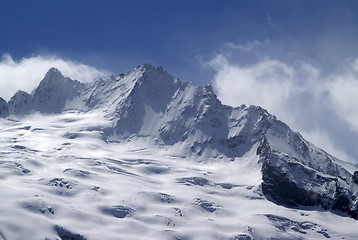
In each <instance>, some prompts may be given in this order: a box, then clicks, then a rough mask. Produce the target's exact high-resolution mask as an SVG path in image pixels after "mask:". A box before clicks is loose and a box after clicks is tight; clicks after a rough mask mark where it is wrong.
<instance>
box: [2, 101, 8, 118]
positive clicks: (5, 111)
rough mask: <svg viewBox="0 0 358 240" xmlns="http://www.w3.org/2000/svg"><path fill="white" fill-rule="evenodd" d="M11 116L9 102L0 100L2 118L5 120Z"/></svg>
mask: <svg viewBox="0 0 358 240" xmlns="http://www.w3.org/2000/svg"><path fill="white" fill-rule="evenodd" d="M7 116H9V108H8V104H7V102H6V101H5V100H4V99H3V98H0V117H2V118H5V117H7Z"/></svg>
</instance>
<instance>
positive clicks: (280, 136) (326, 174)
mask: <svg viewBox="0 0 358 240" xmlns="http://www.w3.org/2000/svg"><path fill="white" fill-rule="evenodd" d="M280 126H281V127H280ZM282 130H283V131H282ZM283 149H285V150H286V151H283ZM257 153H258V154H259V155H260V161H262V178H263V182H262V190H263V192H264V194H265V195H266V196H268V197H269V198H271V199H272V200H273V201H275V202H277V203H279V204H284V205H287V206H292V207H295V206H299V205H305V206H314V205H321V206H322V207H323V208H325V209H331V210H339V211H342V212H345V213H347V214H348V215H350V216H351V217H353V218H355V219H357V217H358V205H357V203H358V202H357V198H356V195H357V192H358V185H357V183H356V182H354V179H355V177H354V176H355V175H356V174H355V175H352V174H351V173H350V172H349V171H347V170H346V169H345V168H343V167H342V166H341V165H340V164H339V160H337V159H335V158H334V157H332V156H330V155H329V154H327V153H326V152H324V151H322V150H321V149H318V148H316V147H315V146H313V145H312V144H310V143H309V142H307V141H306V140H304V139H303V138H302V137H301V136H300V135H299V134H298V133H294V132H292V131H291V130H290V129H289V128H288V127H287V126H284V124H282V123H281V124H279V125H278V126H277V127H272V128H270V129H269V130H268V132H267V133H266V134H265V136H264V137H263V139H262V141H261V145H260V147H259V148H258V151H257Z"/></svg>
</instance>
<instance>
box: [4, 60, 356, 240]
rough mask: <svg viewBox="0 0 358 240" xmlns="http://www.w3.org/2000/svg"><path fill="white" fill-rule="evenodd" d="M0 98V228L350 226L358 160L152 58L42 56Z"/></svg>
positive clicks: (51, 231)
mask: <svg viewBox="0 0 358 240" xmlns="http://www.w3.org/2000/svg"><path fill="white" fill-rule="evenodd" d="M2 106H3V107H2ZM0 109H4V110H3V111H2V110H0V114H2V112H5V114H3V115H2V116H3V117H5V118H3V119H0V131H1V134H0V146H1V153H0V188H1V193H0V203H1V204H0V239H58V238H60V239H326V238H332V239H356V238H357V236H358V230H357V229H358V228H357V226H356V220H355V219H354V218H357V215H356V214H357V200H356V198H355V196H356V195H357V194H356V193H357V182H358V172H356V171H358V168H357V166H355V165H352V164H349V163H344V162H342V161H340V160H338V159H336V158H334V157H332V156H330V155H329V154H327V153H326V152H324V151H323V150H321V149H319V148H317V147H315V146H313V145H312V144H310V143H309V142H307V141H306V140H304V139H303V138H302V136H301V135H299V134H298V133H296V132H293V131H292V130H291V129H290V128H289V127H288V126H287V125H285V124H284V123H282V122H280V121H278V120H277V119H276V118H275V117H274V116H272V115H270V114H269V113H268V112H267V111H265V110H264V109H262V108H260V107H255V106H249V107H247V106H244V105H242V106H240V107H237V108H232V107H229V106H224V105H222V104H221V102H220V101H219V100H218V99H217V98H216V96H215V94H214V92H213V91H212V89H211V87H210V86H206V87H196V86H194V85H193V84H192V83H189V82H185V81H181V80H177V79H174V78H173V77H172V76H171V75H169V74H168V73H167V72H165V71H164V70H163V69H162V68H160V67H153V66H151V65H149V64H145V65H142V66H138V67H136V68H135V69H133V70H132V71H130V72H128V73H127V74H120V75H115V76H112V77H110V78H109V79H104V80H99V81H96V82H94V83H90V84H81V83H80V82H78V81H74V80H71V79H69V78H66V77H64V76H62V74H61V73H60V72H59V71H58V70H57V69H50V70H49V72H48V73H47V74H46V76H45V78H44V79H43V80H42V82H41V83H40V85H39V87H38V88H37V89H36V90H35V91H34V93H33V94H28V93H25V92H21V91H19V92H18V93H16V94H15V96H14V97H13V98H12V99H11V100H10V101H9V102H8V103H6V102H4V101H3V102H2V101H0ZM6 109H7V111H8V112H9V113H10V116H9V117H7V116H8V113H6ZM59 113H60V114H59Z"/></svg>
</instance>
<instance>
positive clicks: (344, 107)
mask: <svg viewBox="0 0 358 240" xmlns="http://www.w3.org/2000/svg"><path fill="white" fill-rule="evenodd" d="M207 65H208V66H209V67H211V68H212V69H214V70H215V71H216V75H215V77H214V82H213V85H214V88H215V89H216V92H217V94H218V97H219V99H220V100H221V101H222V102H223V103H224V104H228V105H232V106H238V105H241V104H247V105H259V106H262V107H264V108H266V109H267V110H268V111H269V112H271V113H272V114H274V115H276V116H277V117H278V118H279V119H281V120H283V121H284V122H286V123H288V124H289V125H290V126H291V127H293V129H296V130H298V131H300V132H302V133H303V134H306V135H304V136H305V137H306V138H308V140H310V141H312V142H313V143H315V144H316V145H317V146H319V147H321V148H323V149H325V150H326V151H328V152H330V153H333V154H337V157H340V158H341V159H344V160H350V161H352V159H354V158H355V159H358V151H355V150H354V151H352V152H347V151H349V150H347V149H345V150H343V149H341V148H340V147H339V146H338V145H340V146H343V145H344V143H343V144H342V142H343V141H344V139H341V136H340V135H339V132H340V129H338V130H337V129H332V126H333V127H337V128H338V127H342V126H344V124H342V122H343V123H346V125H345V126H344V128H345V129H341V130H342V131H343V130H344V131H346V132H347V131H348V132H349V131H352V130H354V131H355V132H356V133H358V101H357V96H358V59H357V60H355V61H353V62H352V63H349V64H348V65H347V67H346V68H345V69H343V70H342V71H341V72H339V73H337V74H335V75H332V76H329V77H325V76H324V74H321V72H320V71H319V70H318V69H317V68H315V67H313V66H312V65H310V64H307V63H305V62H297V63H295V64H293V65H288V64H286V63H284V62H282V61H278V60H273V59H270V58H264V59H263V60H261V61H260V62H257V63H255V64H252V65H250V66H241V65H238V64H235V63H233V62H232V61H230V60H229V59H228V57H227V56H225V55H223V54H218V55H216V57H214V58H213V59H212V60H211V61H209V62H207ZM348 126H349V127H350V128H349V127H348ZM351 135H352V134H351V133H350V136H351ZM354 136H355V140H357V142H358V134H355V135H354ZM350 140H351V139H350ZM338 143H339V144H338Z"/></svg>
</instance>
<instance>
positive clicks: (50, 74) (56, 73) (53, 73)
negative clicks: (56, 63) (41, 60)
mask: <svg viewBox="0 0 358 240" xmlns="http://www.w3.org/2000/svg"><path fill="white" fill-rule="evenodd" d="M63 77H64V76H63V75H62V73H61V72H60V70H58V69H57V68H55V67H52V68H50V69H49V70H48V71H47V73H46V75H45V77H44V79H53V78H63Z"/></svg>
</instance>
